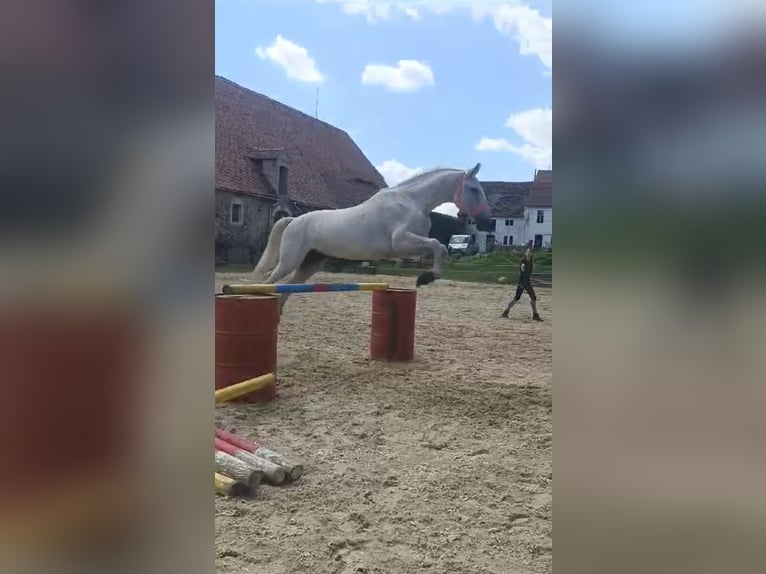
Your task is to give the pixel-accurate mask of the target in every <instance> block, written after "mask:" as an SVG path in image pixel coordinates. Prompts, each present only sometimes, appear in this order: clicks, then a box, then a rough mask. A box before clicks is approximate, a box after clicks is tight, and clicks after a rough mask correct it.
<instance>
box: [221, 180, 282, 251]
mask: <svg viewBox="0 0 766 574" xmlns="http://www.w3.org/2000/svg"><path fill="white" fill-rule="evenodd" d="M234 200H237V201H240V202H241V203H242V223H240V224H233V223H231V215H230V214H231V204H232V201H234ZM272 209H273V201H269V200H268V199H263V198H259V197H253V196H250V195H244V194H238V193H232V192H230V191H224V190H220V189H217V190H216V192H215V246H216V260H226V262H227V263H229V264H231V265H240V264H254V263H256V262H257V261H258V258H259V257H260V256H261V253H263V250H264V248H265V247H266V242H267V241H268V239H269V231H270V230H271V215H272Z"/></svg>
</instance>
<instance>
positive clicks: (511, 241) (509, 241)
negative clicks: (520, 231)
mask: <svg viewBox="0 0 766 574" xmlns="http://www.w3.org/2000/svg"><path fill="white" fill-rule="evenodd" d="M508 245H513V235H509V236H508Z"/></svg>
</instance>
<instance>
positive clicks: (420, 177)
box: [393, 167, 458, 187]
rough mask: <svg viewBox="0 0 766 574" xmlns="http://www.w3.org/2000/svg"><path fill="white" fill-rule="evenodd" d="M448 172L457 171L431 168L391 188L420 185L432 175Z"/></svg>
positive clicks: (445, 168)
mask: <svg viewBox="0 0 766 574" xmlns="http://www.w3.org/2000/svg"><path fill="white" fill-rule="evenodd" d="M448 171H449V172H453V171H458V170H455V169H453V168H449V167H434V168H431V169H429V170H426V171H424V172H421V173H419V174H417V175H413V176H412V177H410V178H409V179H405V180H404V181H400V182H399V183H398V184H396V185H395V186H393V187H409V186H410V185H413V184H416V183H420V182H421V181H422V180H424V179H428V178H430V177H433V176H434V175H437V174H439V173H443V172H448Z"/></svg>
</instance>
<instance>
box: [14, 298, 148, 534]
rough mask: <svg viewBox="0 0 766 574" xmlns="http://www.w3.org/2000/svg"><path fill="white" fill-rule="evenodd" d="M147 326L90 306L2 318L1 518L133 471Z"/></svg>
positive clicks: (122, 312)
mask: <svg viewBox="0 0 766 574" xmlns="http://www.w3.org/2000/svg"><path fill="white" fill-rule="evenodd" d="M141 319H142V318H141V317H140V316H139V315H138V314H137V313H136V312H135V310H133V309H129V308H128V309H126V308H120V307H119V306H117V305H114V306H111V307H106V308H104V307H100V306H98V305H97V303H91V302H90V301H88V300H87V299H86V301H85V302H84V303H83V305H82V306H81V307H79V306H77V305H74V304H73V306H72V307H71V308H65V309H62V308H60V307H58V306H55V305H52V306H50V307H45V306H42V305H41V306H40V307H39V308H26V307H21V308H16V307H5V306H4V307H2V308H0V452H2V456H3V464H4V469H5V470H4V471H3V472H2V473H0V516H2V515H3V514H4V512H3V511H4V510H8V509H9V508H10V506H11V505H15V508H17V509H19V510H22V511H23V507H24V505H25V504H27V503H31V502H32V501H38V502H39V501H42V500H49V501H50V502H51V503H55V500H54V499H58V498H59V497H61V498H63V495H62V494H61V492H60V488H64V487H62V485H70V484H73V483H74V482H78V481H87V480H89V479H88V477H89V476H96V475H98V476H103V475H105V474H107V473H110V472H115V473H117V474H122V475H124V474H125V472H126V469H128V468H130V467H131V465H133V466H134V467H135V465H136V464H137V460H138V458H137V456H138V448H139V444H140V443H139V439H140V436H141V435H140V432H139V430H140V428H141V424H140V422H139V421H141V420H143V418H144V417H143V416H142V414H141V411H140V407H141V404H142V400H143V397H142V393H143V391H144V383H143V380H142V378H141V375H142V373H143V368H144V367H145V362H144V361H145V360H146V358H147V350H148V349H147V348H146V346H145V341H146V338H145V336H146V331H145V330H144V329H145V327H146V325H145V324H144V323H142V321H141ZM75 522H76V521H75ZM83 526H85V525H83Z"/></svg>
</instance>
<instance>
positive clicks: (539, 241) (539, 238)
mask: <svg viewBox="0 0 766 574" xmlns="http://www.w3.org/2000/svg"><path fill="white" fill-rule="evenodd" d="M542 246H543V236H542V235H535V247H542Z"/></svg>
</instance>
